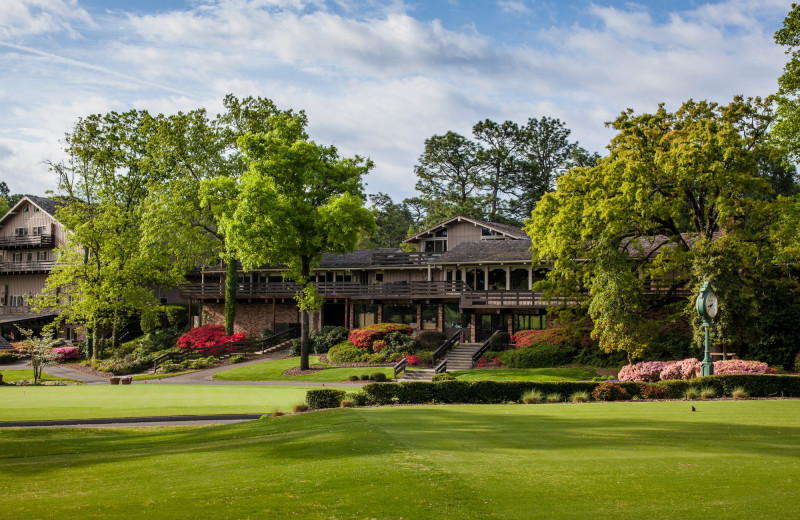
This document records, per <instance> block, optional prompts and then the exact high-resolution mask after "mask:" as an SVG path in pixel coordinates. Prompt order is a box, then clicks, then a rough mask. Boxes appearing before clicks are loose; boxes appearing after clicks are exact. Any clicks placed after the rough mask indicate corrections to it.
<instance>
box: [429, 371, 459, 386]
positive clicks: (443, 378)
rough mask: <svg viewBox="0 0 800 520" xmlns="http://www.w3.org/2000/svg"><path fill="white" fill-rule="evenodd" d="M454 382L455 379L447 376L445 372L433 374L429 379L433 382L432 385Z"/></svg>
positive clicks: (449, 375)
mask: <svg viewBox="0 0 800 520" xmlns="http://www.w3.org/2000/svg"><path fill="white" fill-rule="evenodd" d="M455 380H456V378H455V377H453V376H452V375H451V374H448V373H447V372H439V373H438V374H434V375H433V377H432V378H431V381H433V382H434V383H435V382H437V381H455Z"/></svg>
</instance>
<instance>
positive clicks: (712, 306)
mask: <svg viewBox="0 0 800 520" xmlns="http://www.w3.org/2000/svg"><path fill="white" fill-rule="evenodd" d="M697 312H698V313H699V314H700V317H701V318H703V321H704V322H706V323H707V322H709V321H711V320H713V319H714V318H716V317H717V313H718V312H719V300H718V299H717V294H716V293H715V292H714V288H713V287H711V284H710V283H708V282H703V287H701V288H700V294H699V295H698V296H697Z"/></svg>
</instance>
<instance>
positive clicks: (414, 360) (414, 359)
mask: <svg viewBox="0 0 800 520" xmlns="http://www.w3.org/2000/svg"><path fill="white" fill-rule="evenodd" d="M405 357H406V363H408V364H409V365H419V364H420V363H421V362H422V359H421V358H420V357H419V356H417V355H414V354H406V356H405Z"/></svg>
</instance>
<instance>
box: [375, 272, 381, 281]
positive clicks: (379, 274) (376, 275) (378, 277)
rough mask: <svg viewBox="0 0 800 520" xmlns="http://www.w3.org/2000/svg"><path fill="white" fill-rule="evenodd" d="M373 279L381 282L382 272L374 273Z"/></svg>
mask: <svg viewBox="0 0 800 520" xmlns="http://www.w3.org/2000/svg"><path fill="white" fill-rule="evenodd" d="M375 281H376V282H382V281H383V273H375Z"/></svg>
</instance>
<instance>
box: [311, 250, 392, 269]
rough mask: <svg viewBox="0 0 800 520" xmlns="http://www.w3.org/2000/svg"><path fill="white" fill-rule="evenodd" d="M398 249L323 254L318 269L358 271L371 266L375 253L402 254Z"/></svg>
mask: <svg viewBox="0 0 800 520" xmlns="http://www.w3.org/2000/svg"><path fill="white" fill-rule="evenodd" d="M402 252H403V251H402V250H401V249H399V248H393V247H390V248H383V249H359V250H358V251H353V252H352V253H346V254H343V255H334V254H330V253H325V255H324V256H323V257H322V262H320V267H321V268H324V269H360V268H364V267H370V266H371V265H372V255H374V254H376V253H402Z"/></svg>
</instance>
